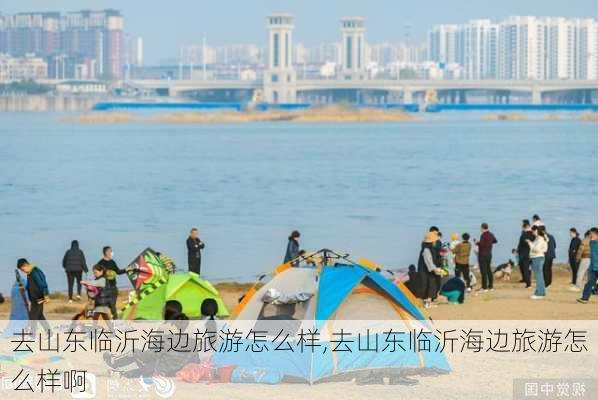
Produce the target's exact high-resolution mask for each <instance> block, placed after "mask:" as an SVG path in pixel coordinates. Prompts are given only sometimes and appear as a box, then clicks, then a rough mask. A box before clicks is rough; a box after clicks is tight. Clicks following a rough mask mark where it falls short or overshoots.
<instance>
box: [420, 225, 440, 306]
mask: <svg viewBox="0 0 598 400" xmlns="http://www.w3.org/2000/svg"><path fill="white" fill-rule="evenodd" d="M437 240H438V232H436V231H431V232H428V233H427V234H426V237H425V239H424V241H423V243H422V247H421V251H420V253H419V260H418V262H417V272H418V274H419V276H420V278H419V281H420V283H421V287H420V288H419V290H418V292H419V293H418V294H419V297H420V298H421V299H423V301H424V307H425V308H430V307H431V305H432V299H434V298H436V297H437V295H438V291H439V290H440V286H439V284H438V279H437V277H438V276H439V275H440V274H441V273H442V269H441V268H440V267H439V265H437V261H436V260H438V256H437V255H435V254H434V253H435V252H436V251H437V250H436V246H435V243H436V241H437Z"/></svg>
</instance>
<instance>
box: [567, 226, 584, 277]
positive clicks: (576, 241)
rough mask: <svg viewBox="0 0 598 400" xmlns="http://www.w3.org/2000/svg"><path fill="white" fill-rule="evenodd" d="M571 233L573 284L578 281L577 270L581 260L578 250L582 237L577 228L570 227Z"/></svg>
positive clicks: (570, 257)
mask: <svg viewBox="0 0 598 400" xmlns="http://www.w3.org/2000/svg"><path fill="white" fill-rule="evenodd" d="M569 234H570V235H571V242H569V266H570V267H571V285H575V283H576V282H577V270H578V269H579V262H578V261H577V251H578V250H579V246H581V239H580V238H579V233H578V232H577V229H575V228H571V229H569Z"/></svg>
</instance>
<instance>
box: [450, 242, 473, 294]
mask: <svg viewBox="0 0 598 400" xmlns="http://www.w3.org/2000/svg"><path fill="white" fill-rule="evenodd" d="M461 238H462V239H463V241H462V242H460V243H458V244H457V245H456V246H455V248H454V249H453V254H454V255H455V257H454V258H455V276H456V277H457V278H460V277H461V276H463V280H464V281H465V287H466V288H467V291H471V279H470V278H469V257H470V255H471V243H469V233H464V234H463V235H462V236H461Z"/></svg>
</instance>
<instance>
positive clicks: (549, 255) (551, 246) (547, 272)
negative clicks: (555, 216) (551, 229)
mask: <svg viewBox="0 0 598 400" xmlns="http://www.w3.org/2000/svg"><path fill="white" fill-rule="evenodd" d="M544 232H545V233H546V237H547V238H548V248H547V249H546V255H545V257H544V285H545V286H546V288H548V287H549V286H550V285H551V284H552V264H553V262H554V259H555V258H556V240H555V239H554V236H552V235H551V234H550V233H548V232H547V231H546V228H544Z"/></svg>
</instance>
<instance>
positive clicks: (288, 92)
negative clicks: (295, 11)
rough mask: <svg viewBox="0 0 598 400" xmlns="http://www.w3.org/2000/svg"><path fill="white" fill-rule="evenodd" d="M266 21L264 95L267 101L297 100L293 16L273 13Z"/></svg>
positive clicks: (285, 101)
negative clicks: (266, 41)
mask: <svg viewBox="0 0 598 400" xmlns="http://www.w3.org/2000/svg"><path fill="white" fill-rule="evenodd" d="M267 21H268V31H269V33H268V36H269V41H268V70H267V71H266V73H265V74H264V97H265V100H266V102H268V103H295V102H297V74H296V72H295V69H294V68H293V60H292V55H293V27H294V25H293V17H292V16H291V15H289V14H273V15H271V16H269V17H268V18H267Z"/></svg>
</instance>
